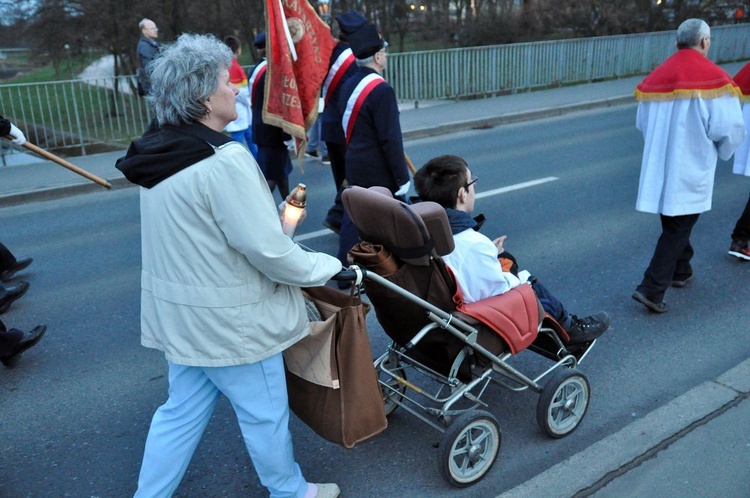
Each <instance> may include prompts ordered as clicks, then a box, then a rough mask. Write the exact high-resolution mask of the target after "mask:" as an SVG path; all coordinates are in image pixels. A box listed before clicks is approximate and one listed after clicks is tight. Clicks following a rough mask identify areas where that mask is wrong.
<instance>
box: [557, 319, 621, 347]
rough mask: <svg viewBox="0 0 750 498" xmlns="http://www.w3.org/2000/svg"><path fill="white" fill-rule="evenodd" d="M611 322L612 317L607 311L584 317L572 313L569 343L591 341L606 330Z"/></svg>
mask: <svg viewBox="0 0 750 498" xmlns="http://www.w3.org/2000/svg"><path fill="white" fill-rule="evenodd" d="M611 322H612V319H611V318H610V317H609V315H608V314H607V312H605V311H600V312H599V313H595V314H593V315H591V316H587V317H583V318H578V317H577V316H575V315H571V324H570V328H569V329H568V331H567V332H568V336H570V341H569V343H570V344H579V343H582V342H591V341H593V340H594V339H596V338H597V337H599V336H600V335H602V334H603V333H604V332H606V331H607V329H608V328H609V324H610V323H611Z"/></svg>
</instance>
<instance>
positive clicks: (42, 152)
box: [6, 135, 112, 188]
mask: <svg viewBox="0 0 750 498" xmlns="http://www.w3.org/2000/svg"><path fill="white" fill-rule="evenodd" d="M6 138H7V139H8V140H13V138H15V137H12V136H10V135H8V136H7V137H6ZM23 146H24V147H26V148H27V149H29V150H30V151H31V152H33V153H35V154H38V155H40V156H42V157H43V158H45V159H49V160H50V161H52V162H55V163H57V164H59V165H60V166H62V167H64V168H68V169H69V170H70V171H72V172H74V173H78V174H79V175H81V176H83V177H85V178H88V179H89V180H91V181H92V182H94V183H98V184H99V185H101V186H102V187H104V188H112V184H110V183H109V182H108V181H107V180H104V179H102V178H99V177H98V176H96V175H94V174H92V173H89V172H88V171H86V170H85V169H81V168H79V167H78V166H76V165H75V164H71V163H69V162H68V161H66V160H65V159H63V158H61V157H58V156H56V155H54V154H53V153H51V152H47V151H46V150H44V149H42V148H41V147H38V146H36V145H34V144H32V143H29V142H28V141H26V142H24V143H23Z"/></svg>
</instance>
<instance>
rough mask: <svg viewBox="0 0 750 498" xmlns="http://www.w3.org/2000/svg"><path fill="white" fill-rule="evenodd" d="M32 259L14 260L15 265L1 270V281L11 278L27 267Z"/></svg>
mask: <svg viewBox="0 0 750 498" xmlns="http://www.w3.org/2000/svg"><path fill="white" fill-rule="evenodd" d="M33 261H34V258H23V259H19V260H16V264H15V265H13V266H12V267H10V268H8V269H7V270H3V272H2V273H0V280H2V281H3V282H5V281H7V280H10V279H11V278H13V275H15V274H16V273H18V272H19V271H21V270H23V269H25V268H26V267H28V266H29V265H30V264H31V263H32V262H33Z"/></svg>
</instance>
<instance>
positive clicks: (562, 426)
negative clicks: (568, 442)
mask: <svg viewBox="0 0 750 498" xmlns="http://www.w3.org/2000/svg"><path fill="white" fill-rule="evenodd" d="M590 397H591V387H590V386H589V380H588V379H587V378H586V376H585V375H583V374H582V373H581V372H579V371H578V370H575V369H572V368H559V369H557V370H555V372H553V374H552V377H551V378H550V380H549V382H547V385H546V386H544V388H543V389H542V394H541V395H540V396H539V402H538V403H537V406H536V421H537V423H538V424H539V427H541V428H542V430H543V431H545V432H546V433H547V434H549V435H550V436H551V437H553V438H556V439H559V438H562V437H565V436H567V435H568V434H570V433H571V432H573V431H574V430H576V428H577V427H578V425H579V424H580V423H581V420H583V417H584V415H586V410H587V409H588V406H589V399H590Z"/></svg>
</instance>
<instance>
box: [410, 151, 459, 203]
mask: <svg viewBox="0 0 750 498" xmlns="http://www.w3.org/2000/svg"><path fill="white" fill-rule="evenodd" d="M468 167H469V165H468V164H467V163H466V161H465V160H464V159H462V158H460V157H458V156H452V155H444V156H438V157H436V158H434V159H430V160H429V161H427V163H426V164H425V165H424V166H422V167H421V168H419V171H417V174H416V175H414V188H415V189H416V191H417V194H418V195H419V197H420V198H421V199H422V200H423V201H432V202H437V203H438V204H440V205H441V206H443V207H444V208H455V207H456V199H457V197H458V191H459V189H461V188H462V187H464V186H465V185H466V170H467V169H468Z"/></svg>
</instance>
